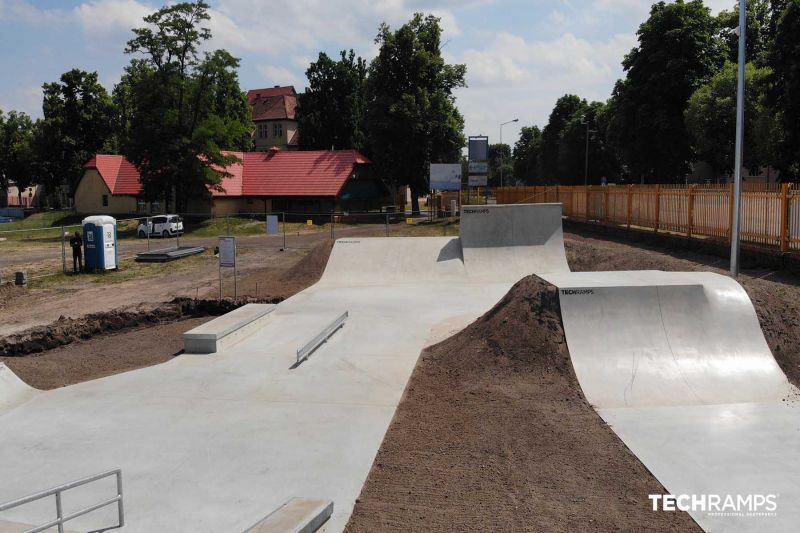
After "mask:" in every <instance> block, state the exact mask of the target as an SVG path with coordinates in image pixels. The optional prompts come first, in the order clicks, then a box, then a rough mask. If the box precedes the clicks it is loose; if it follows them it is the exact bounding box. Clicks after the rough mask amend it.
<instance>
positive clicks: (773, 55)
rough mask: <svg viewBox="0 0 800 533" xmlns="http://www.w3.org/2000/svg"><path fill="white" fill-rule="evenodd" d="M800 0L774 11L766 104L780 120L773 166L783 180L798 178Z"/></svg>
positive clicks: (799, 151)
mask: <svg viewBox="0 0 800 533" xmlns="http://www.w3.org/2000/svg"><path fill="white" fill-rule="evenodd" d="M798 35H800V0H787V1H786V3H785V6H784V7H783V10H782V11H781V12H780V13H779V14H777V16H776V22H775V40H774V41H773V43H772V47H771V49H770V53H769V59H768V64H769V65H770V67H772V71H773V75H772V79H771V82H772V88H771V91H770V98H769V100H770V104H771V106H772V108H773V110H774V112H775V114H776V116H777V117H778V121H779V123H780V134H781V135H780V136H779V139H778V143H777V144H778V157H777V167H778V169H779V170H780V171H781V176H782V179H783V180H784V181H786V180H787V179H798V178H800V118H798V117H800V39H798Z"/></svg>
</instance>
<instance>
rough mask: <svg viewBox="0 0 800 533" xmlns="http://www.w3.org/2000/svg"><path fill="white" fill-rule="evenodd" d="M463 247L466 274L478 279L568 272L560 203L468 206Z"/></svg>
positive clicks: (463, 218)
mask: <svg viewBox="0 0 800 533" xmlns="http://www.w3.org/2000/svg"><path fill="white" fill-rule="evenodd" d="M461 246H462V248H463V254H464V264H465V266H466V269H467V273H468V274H469V276H470V278H472V279H476V280H479V279H483V280H507V281H517V280H519V279H522V278H523V277H525V276H529V275H531V274H543V273H547V272H569V265H568V264H567V256H566V253H565V251H564V235H563V233H562V229H561V204H534V205H528V204H514V205H493V206H488V205H484V206H465V207H463V208H462V210H461Z"/></svg>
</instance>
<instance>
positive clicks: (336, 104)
mask: <svg viewBox="0 0 800 533" xmlns="http://www.w3.org/2000/svg"><path fill="white" fill-rule="evenodd" d="M306 77H307V78H308V83H309V86H308V89H306V91H305V93H303V94H301V95H299V102H298V106H297V121H298V127H299V130H300V131H301V132H302V134H301V135H300V149H301V150H319V149H328V148H330V147H334V148H336V149H348V148H355V149H357V150H361V149H363V147H364V133H363V131H362V130H361V123H362V120H363V117H364V107H365V103H366V100H365V94H364V93H365V90H366V79H367V63H366V61H365V60H364V59H362V58H360V57H358V58H357V57H356V56H355V53H354V52H353V51H352V50H350V52H349V53H348V52H345V51H344V50H343V51H342V52H341V58H340V59H339V60H338V61H334V60H332V59H331V58H330V57H328V55H327V54H325V53H324V52H321V53H320V54H319V58H318V59H317V61H315V62H314V63H311V66H309V67H308V70H306Z"/></svg>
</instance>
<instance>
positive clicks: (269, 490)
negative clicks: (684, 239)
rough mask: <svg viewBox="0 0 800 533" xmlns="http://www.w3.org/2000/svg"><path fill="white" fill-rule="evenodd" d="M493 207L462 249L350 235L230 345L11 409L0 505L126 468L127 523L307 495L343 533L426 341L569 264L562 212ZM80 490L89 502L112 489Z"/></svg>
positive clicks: (441, 242) (23, 519)
mask: <svg viewBox="0 0 800 533" xmlns="http://www.w3.org/2000/svg"><path fill="white" fill-rule="evenodd" d="M481 209H482V212H481V213H466V212H465V213H464V221H465V225H466V232H467V235H465V240H466V242H467V244H468V246H467V250H468V252H467V253H466V254H464V253H463V252H464V248H463V246H462V242H461V240H460V239H459V238H452V237H450V238H448V237H444V238H442V237H433V238H396V237H389V238H378V239H376V238H371V239H357V238H354V239H341V240H339V241H337V242H336V244H335V245H334V247H333V251H332V253H331V256H330V260H329V262H328V266H327V268H326V270H325V272H324V274H323V276H322V279H321V280H320V282H319V283H317V284H315V285H313V286H312V287H309V288H308V289H306V290H304V291H302V292H300V293H298V294H296V295H295V296H293V297H291V298H289V299H287V300H286V301H284V302H281V303H280V304H278V306H277V307H276V308H275V309H274V310H273V311H272V312H271V313H270V314H269V315H268V316H267V317H265V318H264V319H262V320H260V321H259V329H258V330H257V331H255V332H253V333H252V334H251V335H248V336H247V337H246V338H243V339H241V340H240V341H239V342H237V343H236V344H235V345H233V346H230V347H222V349H221V350H220V351H218V352H216V353H214V354H200V355H193V354H184V355H182V356H181V357H176V358H174V359H172V360H170V361H169V362H167V363H164V364H161V365H157V366H153V367H149V368H143V369H139V370H136V371H133V372H126V373H123V374H118V375H115V376H109V377H107V378H102V379H97V380H93V381H89V382H85V383H80V384H77V385H73V386H70V387H64V388H60V389H56V390H52V391H45V392H39V393H36V394H35V396H34V397H33V398H31V399H30V400H28V401H26V402H24V403H21V404H16V406H15V407H13V408H11V409H9V410H6V411H5V412H0V457H8V458H13V460H8V461H0V502H4V501H8V500H12V499H15V498H18V497H21V496H23V495H26V494H31V493H34V492H37V491H40V490H42V489H46V488H48V487H52V486H55V485H58V484H60V483H63V482H64V481H66V480H70V479H77V478H81V477H83V476H86V475H90V474H92V473H95V472H98V471H102V470H106V469H111V468H121V469H122V475H123V483H124V502H125V518H126V526H125V531H135V532H148V533H149V532H153V531H158V532H162V531H164V532H172V531H193V532H213V533H219V532H234V533H235V532H241V531H244V530H245V529H246V528H248V527H250V526H252V525H253V524H254V523H256V522H257V521H259V520H260V519H262V518H263V517H264V516H265V515H266V514H267V513H269V512H270V511H271V510H273V509H276V508H278V507H279V506H280V505H282V504H283V503H284V502H286V500H287V499H288V498H290V497H292V496H295V495H302V496H304V497H306V498H309V499H314V500H324V501H332V502H334V509H333V514H332V515H331V517H330V519H329V520H328V522H326V524H325V526H324V528H325V531H340V530H341V529H343V528H344V526H345V524H346V523H347V520H348V518H349V516H350V513H351V512H352V508H353V504H354V502H355V499H356V498H357V497H358V495H359V493H360V491H361V487H362V485H363V483H364V480H365V479H366V477H367V474H368V473H369V470H370V468H371V466H372V463H373V460H374V458H375V454H376V453H377V451H378V448H379V446H380V444H381V442H382V440H383V437H384V434H385V433H386V429H387V428H388V426H389V423H390V422H391V419H392V416H393V415H394V412H395V409H396V407H397V404H398V402H399V401H400V399H401V398H402V394H403V391H404V390H405V386H406V383H407V381H408V378H409V377H410V375H411V372H412V371H413V369H414V366H415V365H416V362H417V358H418V357H419V353H420V351H421V349H422V348H423V347H424V346H426V345H427V344H429V343H430V342H432V340H434V339H435V340H438V339H440V338H441V335H442V333H443V332H448V333H452V332H454V330H456V329H458V327H459V326H461V325H465V324H467V323H469V322H471V321H473V320H474V319H475V318H477V317H478V316H480V315H481V314H483V313H485V312H486V311H487V310H489V309H490V308H491V307H492V306H493V305H494V304H495V303H497V302H498V301H499V300H500V299H501V298H502V297H503V296H504V295H505V294H506V293H507V292H508V290H509V289H510V288H511V286H512V285H513V283H514V282H516V281H518V279H519V278H521V277H522V276H524V275H527V274H531V273H534V272H537V269H539V268H542V269H544V270H547V271H553V270H554V269H556V270H557V269H559V268H561V269H565V267H566V260H565V259H564V256H563V246H560V240H561V228H560V224H561V213H560V209H556V208H554V207H552V206H536V205H534V206H524V207H521V206H514V208H513V210H509V209H508V208H506V207H501V206H497V207H495V206H489V207H485V208H481ZM484 209H485V210H486V211H485V212H484V211H483V210H484ZM525 211H530V212H529V213H527V214H526V213H525ZM507 213H513V214H514V216H513V217H511V218H506V217H507V216H508V215H507ZM473 216H475V217H479V218H480V220H477V219H476V220H475V222H476V224H472V223H471V222H470V221H469V219H470V218H471V217H473ZM495 216H498V217H500V218H502V219H503V220H502V221H495V222H493V221H492V219H493V218H494V217H495ZM471 224H472V225H471ZM486 224H488V226H486V227H494V226H496V225H497V224H500V225H501V226H502V225H503V224H505V225H508V224H511V226H510V227H511V228H513V231H514V235H515V237H514V239H512V240H510V241H509V240H507V239H503V240H502V245H501V246H493V245H492V242H491V239H488V238H487V235H486V234H484V233H483V232H485V231H486V230H485V228H484V225H486ZM504 227H509V226H504ZM470 228H472V230H470ZM515 243H517V244H515ZM515 246H520V247H526V248H527V249H526V250H525V251H519V253H517V252H515V251H514V250H513V248H514V247H515ZM557 249H560V256H559V255H558V254H556V253H555V252H556V251H557ZM537 250H539V251H542V252H543V253H546V254H548V257H550V258H552V261H553V263H554V264H552V265H551V264H549V262H550V261H549V260H548V261H539V259H538V256H537ZM494 254H503V259H502V260H494V258H493V255H494ZM476 273H477V274H476ZM345 311H347V312H348V315H349V318H348V320H347V322H346V323H345V324H344V327H342V328H341V329H340V330H338V331H337V332H336V334H335V335H333V336H332V337H331V338H330V339H329V340H328V341H327V342H326V343H325V344H323V345H321V346H320V347H319V348H318V349H317V350H316V351H314V353H313V354H311V356H310V357H309V358H308V359H306V360H305V361H304V362H303V363H302V364H300V365H299V366H297V365H296V361H297V350H298V348H299V347H301V346H303V344H305V343H306V342H308V340H309V339H312V338H314V337H315V336H316V335H317V334H318V333H320V332H321V331H322V330H323V329H324V328H325V327H326V326H327V325H329V324H330V323H331V321H332V320H333V319H334V318H335V317H337V316H339V315H341V314H342V313H344V312H345ZM85 489H86V494H85V496H86V500H87V502H92V501H95V502H96V501H102V500H103V499H104V498H108V493H107V492H104V491H103V490H101V488H100V487H94V486H89V485H87V486H86V487H85ZM74 505H75V502H74V501H70V502H69V508H68V510H69V509H74V507H73V506H74ZM51 515H52V505H50V506H44V507H43V508H41V509H38V510H37V509H34V508H29V507H20V508H16V509H14V510H13V511H11V512H8V513H4V516H0V520H7V521H14V522H19V523H26V524H27V523H39V522H41V521H43V520H41V519H42V517H43V516H45V517H48V516H51ZM114 519H115V517H114V516H104V515H102V514H100V515H99V516H95V515H86V516H85V517H81V518H78V519H76V520H75V522H74V523H73V522H71V523H70V526H71V527H73V528H74V529H77V530H80V531H87V530H96V529H101V528H103V527H106V526H108V525H109V524H110V523H113V520H114Z"/></svg>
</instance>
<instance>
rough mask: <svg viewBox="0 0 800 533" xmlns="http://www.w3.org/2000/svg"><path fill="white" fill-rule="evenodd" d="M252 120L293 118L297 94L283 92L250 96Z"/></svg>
mask: <svg viewBox="0 0 800 533" xmlns="http://www.w3.org/2000/svg"><path fill="white" fill-rule="evenodd" d="M250 105H252V106H253V121H256V122H257V121H259V120H280V119H284V120H287V119H288V120H294V119H295V109H296V108H297V96H295V95H293V94H283V95H276V96H263V95H262V96H260V97H257V98H252V99H251V100H250Z"/></svg>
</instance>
